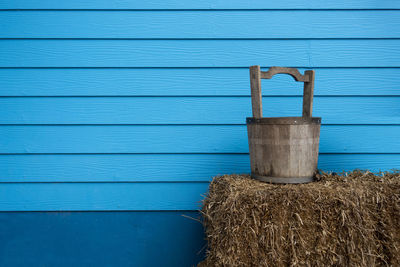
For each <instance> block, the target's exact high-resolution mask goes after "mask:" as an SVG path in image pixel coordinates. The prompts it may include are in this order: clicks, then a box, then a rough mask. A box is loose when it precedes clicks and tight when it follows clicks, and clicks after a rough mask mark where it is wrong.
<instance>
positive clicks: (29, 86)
mask: <svg viewBox="0 0 400 267" xmlns="http://www.w3.org/2000/svg"><path fill="white" fill-rule="evenodd" d="M265 70H267V69H265ZM304 70H305V69H300V71H301V72H304ZM315 71H316V77H315V84H316V85H315V91H314V94H315V95H317V96H328V95H329V96H334V95H400V83H398V82H397V79H398V77H400V68H327V69H323V68H322V69H319V68H315ZM155 75H156V76H157V79H154V76H155ZM262 84H263V94H264V95H265V96H268V95H302V94H303V92H302V89H301V87H302V85H301V84H299V83H296V82H294V81H293V78H292V77H290V76H288V75H277V76H275V77H274V78H273V79H271V80H263V81H262ZM0 88H1V91H0V96H250V82H249V70H248V68H197V69H195V68H194V69H193V68H184V69H181V68H155V69H152V68H143V69H136V68H133V69H96V68H95V69H57V68H55V69H51V68H50V69H0Z"/></svg>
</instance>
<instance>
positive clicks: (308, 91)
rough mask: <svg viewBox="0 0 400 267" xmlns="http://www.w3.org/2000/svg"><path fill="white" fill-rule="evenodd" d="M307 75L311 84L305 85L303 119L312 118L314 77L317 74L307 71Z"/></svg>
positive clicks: (306, 83)
mask: <svg viewBox="0 0 400 267" xmlns="http://www.w3.org/2000/svg"><path fill="white" fill-rule="evenodd" d="M305 75H306V76H308V78H309V82H305V83H304V91H303V117H304V118H311V117H312V108H313V98H314V77H315V72H314V71H313V70H307V71H306V72H305Z"/></svg>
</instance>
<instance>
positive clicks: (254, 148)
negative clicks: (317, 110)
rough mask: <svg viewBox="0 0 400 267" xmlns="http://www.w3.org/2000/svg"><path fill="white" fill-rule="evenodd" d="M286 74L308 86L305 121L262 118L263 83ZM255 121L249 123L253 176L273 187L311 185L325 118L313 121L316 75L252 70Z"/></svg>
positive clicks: (286, 70) (304, 111)
mask: <svg viewBox="0 0 400 267" xmlns="http://www.w3.org/2000/svg"><path fill="white" fill-rule="evenodd" d="M278 73H284V74H289V75H291V76H292V77H293V78H294V79H295V80H296V81H300V82H304V93H303V117H276V118H262V103H261V100H262V98H261V96H262V95H261V79H271V78H272V76H273V75H275V74H278ZM250 83H251V99H252V109H253V117H252V118H247V119H246V124H247V134H248V140H249V152H250V165H251V176H252V177H253V178H254V179H257V180H260V181H264V182H270V183H308V182H312V181H313V179H314V175H315V172H316V170H317V165H318V150H319V136H320V126H321V118H313V117H312V103H313V89H314V71H312V70H310V71H306V72H305V74H304V75H301V74H300V72H299V71H298V70H297V69H294V68H282V67H271V68H270V69H269V70H268V71H267V72H262V71H260V66H251V67H250Z"/></svg>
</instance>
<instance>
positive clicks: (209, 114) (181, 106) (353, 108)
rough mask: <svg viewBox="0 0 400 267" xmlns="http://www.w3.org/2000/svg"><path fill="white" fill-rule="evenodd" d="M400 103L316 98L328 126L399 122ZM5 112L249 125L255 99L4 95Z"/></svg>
mask: <svg viewBox="0 0 400 267" xmlns="http://www.w3.org/2000/svg"><path fill="white" fill-rule="evenodd" d="M292 83H294V82H293V81H292ZM248 87H249V86H248ZM268 89H269V84H268V83H265V84H264V87H263V90H264V91H268ZM248 90H249V88H248ZM315 90H316V91H318V88H316V89H315ZM263 103H264V109H263V114H264V116H265V117H284V116H301V112H302V97H285V96H283V97H263ZM399 104H400V97H398V96H393V97H388V96H387V97H315V99H314V115H315V116H319V117H323V121H322V123H323V124H400V110H399V108H398V107H399ZM0 113H1V114H2V116H0V124H245V119H246V117H251V99H250V97H3V98H0ZM182 114H184V116H182Z"/></svg>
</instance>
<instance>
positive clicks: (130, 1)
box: [0, 0, 400, 10]
mask: <svg viewBox="0 0 400 267" xmlns="http://www.w3.org/2000/svg"><path fill="white" fill-rule="evenodd" d="M0 8H2V9H206V10H207V9H391V8H397V9H399V8H400V4H399V2H398V1H396V0H385V1H376V0H358V1H357V0H351V1H349V0H327V1H320V0H309V1H303V0H283V1H272V2H271V1H263V0H252V1H241V0H230V1H227V0H186V1H179V0H168V1H163V0H148V1H139V0H69V1H62V0H13V1H2V2H0Z"/></svg>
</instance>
